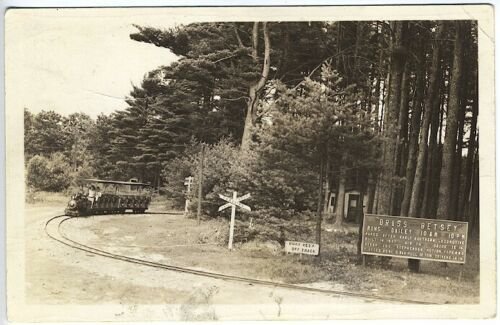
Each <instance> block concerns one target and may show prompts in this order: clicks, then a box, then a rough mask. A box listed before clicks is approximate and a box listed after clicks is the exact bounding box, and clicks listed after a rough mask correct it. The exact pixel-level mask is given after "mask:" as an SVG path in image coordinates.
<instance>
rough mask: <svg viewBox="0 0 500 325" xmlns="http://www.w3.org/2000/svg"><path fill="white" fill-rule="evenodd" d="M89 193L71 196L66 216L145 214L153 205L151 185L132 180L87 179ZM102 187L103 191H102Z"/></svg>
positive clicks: (81, 192)
mask: <svg viewBox="0 0 500 325" xmlns="http://www.w3.org/2000/svg"><path fill="white" fill-rule="evenodd" d="M83 181H85V182H86V183H87V189H88V190H87V193H85V194H84V192H83V191H80V192H79V193H77V194H74V195H72V196H71V199H70V201H69V202H68V205H67V206H66V209H65V210H64V214H66V215H67V216H72V217H79V216H88V215H96V214H112V213H125V211H127V210H132V212H133V213H144V212H145V211H146V210H147V209H148V208H149V204H150V203H151V187H150V185H149V184H145V183H140V182H137V180H136V179H131V180H130V181H128V182H122V181H108V180H100V179H85V180H83ZM101 187H102V189H101Z"/></svg>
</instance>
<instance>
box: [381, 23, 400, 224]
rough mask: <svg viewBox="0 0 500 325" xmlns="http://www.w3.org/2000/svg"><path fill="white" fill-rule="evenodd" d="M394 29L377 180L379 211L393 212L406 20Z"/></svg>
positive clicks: (395, 24) (397, 24)
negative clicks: (382, 145) (380, 166)
mask: <svg viewBox="0 0 500 325" xmlns="http://www.w3.org/2000/svg"><path fill="white" fill-rule="evenodd" d="M393 26H394V28H393V30H394V31H395V33H394V34H395V35H394V38H393V40H392V44H393V45H392V51H391V55H392V56H391V68H390V81H389V91H388V102H387V108H386V112H385V118H384V122H385V123H384V131H383V132H384V134H385V136H386V141H385V143H384V150H383V151H384V154H383V166H384V170H383V171H382V173H381V177H380V180H379V187H380V199H379V202H378V203H379V213H381V214H389V215H390V214H393V203H394V181H393V177H394V171H395V167H396V164H395V161H396V154H397V153H396V147H397V143H396V141H397V135H398V134H397V132H396V130H397V129H398V125H397V124H398V115H399V111H398V109H399V104H400V98H401V97H400V96H401V82H402V76H403V71H404V66H405V62H406V55H407V54H406V48H405V47H404V42H403V41H404V36H405V29H406V26H407V22H401V21H397V22H394V23H393Z"/></svg>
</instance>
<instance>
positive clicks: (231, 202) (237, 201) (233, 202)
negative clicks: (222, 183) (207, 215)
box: [219, 191, 252, 250]
mask: <svg viewBox="0 0 500 325" xmlns="http://www.w3.org/2000/svg"><path fill="white" fill-rule="evenodd" d="M219 197H220V198H221V199H223V200H224V201H227V202H228V203H226V204H224V205H222V206H220V207H219V211H222V210H224V209H227V208H229V207H231V225H230V227H229V244H228V248H229V249H230V250H231V249H233V233H234V217H235V214H236V207H239V208H242V209H244V210H248V211H252V209H250V207H249V206H248V205H245V204H243V203H241V201H243V200H246V199H248V198H249V197H250V194H245V195H243V196H240V197H238V193H237V192H236V191H233V197H232V198H230V197H228V196H225V195H222V194H219Z"/></svg>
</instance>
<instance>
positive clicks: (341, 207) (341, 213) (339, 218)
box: [334, 171, 345, 229]
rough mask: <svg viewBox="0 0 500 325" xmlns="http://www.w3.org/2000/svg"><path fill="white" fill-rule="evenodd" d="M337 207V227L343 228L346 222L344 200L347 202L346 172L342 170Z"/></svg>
mask: <svg viewBox="0 0 500 325" xmlns="http://www.w3.org/2000/svg"><path fill="white" fill-rule="evenodd" d="M336 202H337V204H336V207H335V225H334V227H335V228H339V229H340V228H342V226H343V224H344V202H345V172H344V171H341V172H340V177H339V190H338V191H337V197H336Z"/></svg>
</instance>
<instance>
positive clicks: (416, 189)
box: [408, 24, 444, 272]
mask: <svg viewBox="0 0 500 325" xmlns="http://www.w3.org/2000/svg"><path fill="white" fill-rule="evenodd" d="M443 35H444V25H443V24H441V25H439V27H438V30H437V33H436V39H434V41H433V44H432V46H433V54H432V64H431V71H430V77H429V87H428V91H427V98H426V101H425V110H424V119H423V123H422V129H421V131H420V143H419V146H418V152H417V157H418V158H417V164H416V167H415V177H414V181H413V187H412V190H411V198H410V206H409V209H408V216H410V217H413V218H415V217H418V213H419V210H418V207H419V203H420V193H421V191H422V180H423V172H424V166H425V159H426V150H427V137H428V136H429V126H430V122H431V117H432V112H433V109H434V108H435V106H438V107H439V102H438V100H439V92H438V91H437V88H438V85H439V84H440V82H439V80H440V78H439V77H440V75H441V67H440V66H441V62H440V61H441V45H440V44H439V41H438V40H441V39H442V38H443ZM436 103H437V104H436ZM408 268H409V269H410V271H412V272H418V271H419V270H420V260H416V259H409V260H408Z"/></svg>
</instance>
